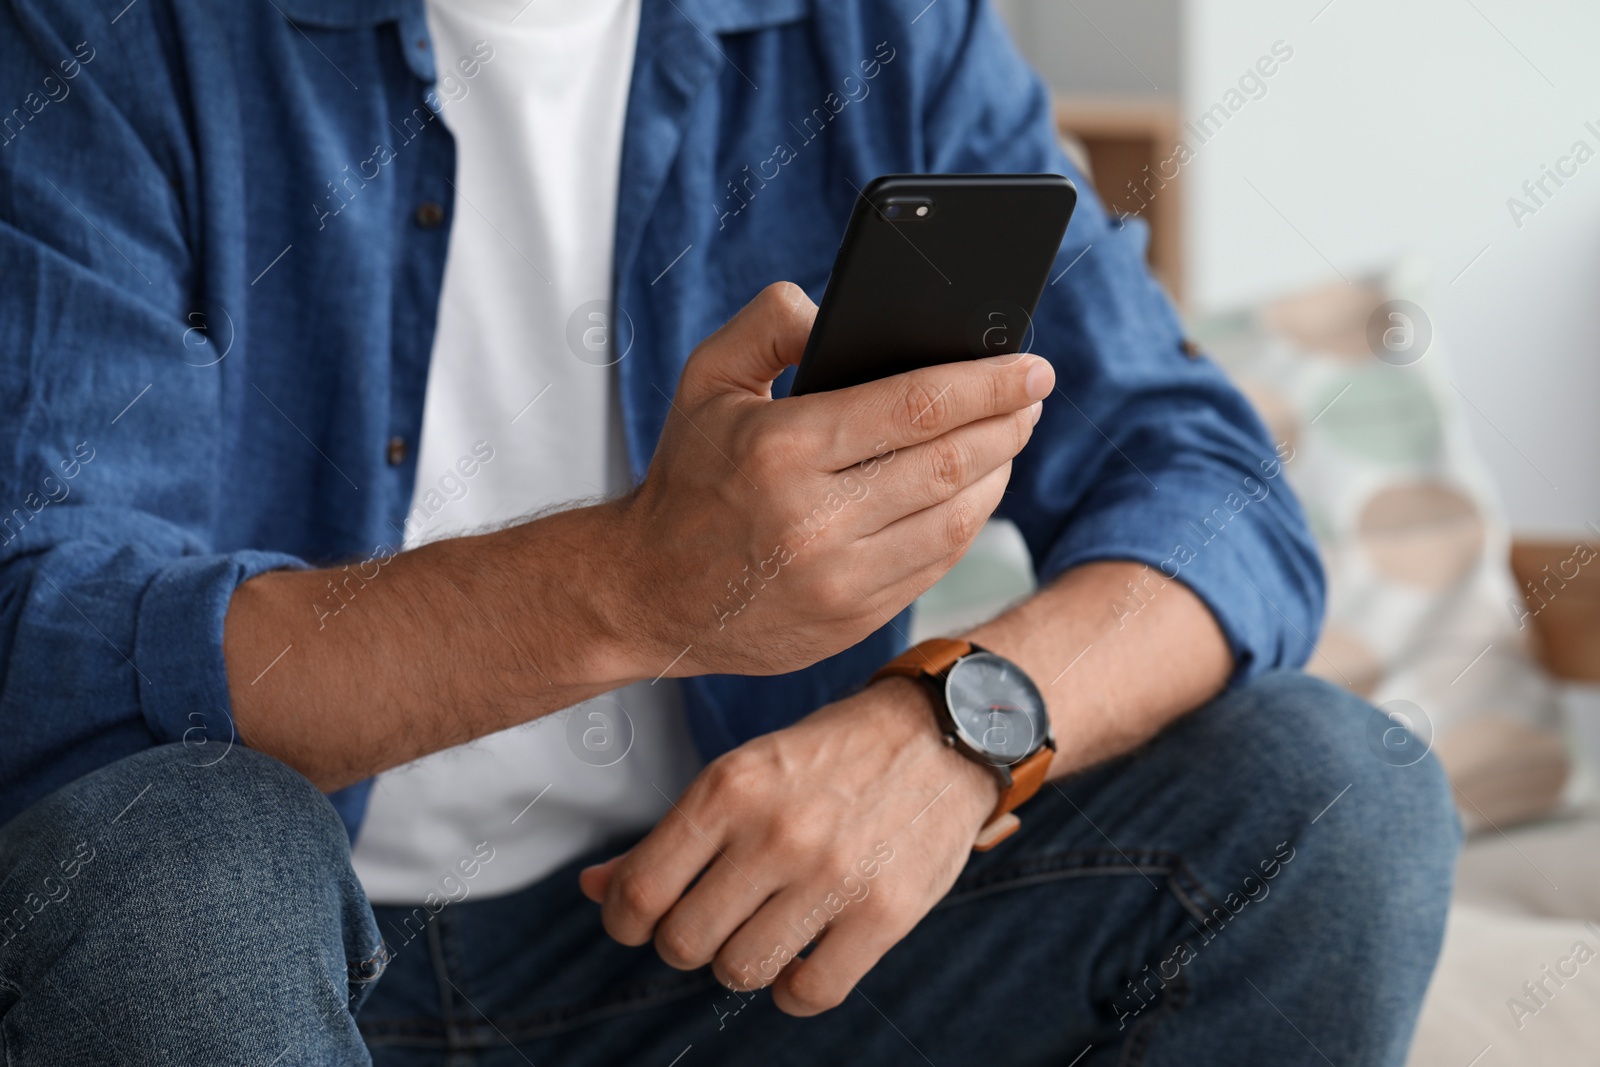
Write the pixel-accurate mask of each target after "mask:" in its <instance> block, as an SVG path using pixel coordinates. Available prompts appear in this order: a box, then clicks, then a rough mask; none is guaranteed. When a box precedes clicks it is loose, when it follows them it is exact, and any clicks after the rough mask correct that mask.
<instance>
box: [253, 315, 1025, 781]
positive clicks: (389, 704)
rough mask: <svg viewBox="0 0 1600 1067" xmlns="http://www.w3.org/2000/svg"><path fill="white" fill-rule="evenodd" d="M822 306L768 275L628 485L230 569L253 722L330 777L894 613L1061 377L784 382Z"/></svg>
mask: <svg viewBox="0 0 1600 1067" xmlns="http://www.w3.org/2000/svg"><path fill="white" fill-rule="evenodd" d="M815 315H816V308H815V307H814V306H813V305H812V304H811V302H810V301H809V300H807V299H806V298H805V296H804V294H802V293H801V292H800V290H799V289H796V288H795V287H793V286H787V285H779V286H773V287H772V288H770V289H768V290H766V291H765V292H764V293H762V294H761V296H759V297H758V298H756V300H754V301H753V302H752V303H751V304H750V306H748V307H746V308H745V309H744V310H743V311H741V312H740V313H739V314H738V315H737V316H736V317H735V318H734V319H733V320H732V321H731V322H729V323H728V324H727V325H726V326H724V327H723V328H722V329H721V330H718V331H717V333H716V334H714V335H713V336H712V337H710V338H709V339H707V340H706V341H705V343H703V344H702V345H700V347H699V348H698V349H696V350H695V352H694V354H693V355H692V356H691V357H690V359H689V363H688V366H686V367H685V368H684V372H683V377H682V380H681V381H680V383H679V386H678V395H677V397H676V398H675V399H674V400H673V402H672V409H671V412H670V414H669V416H668V419H667V423H666V427H665V430H664V431H663V433H662V437H661V442H660V446H659V447H658V448H657V450H656V455H655V459H654V460H653V462H652V463H651V465H650V469H649V471H648V472H647V474H646V477H645V480H644V482H643V484H641V485H640V486H639V488H638V489H636V490H635V491H634V492H632V493H630V494H629V495H628V496H626V497H623V498H622V499H620V500H615V501H611V502H608V503H604V504H598V505H594V506H590V507H580V508H573V509H570V510H567V511H560V512H556V513H554V514H551V515H545V516H543V517H541V518H537V519H533V520H531V521H529V522H525V523H522V524H520V525H517V526H513V527H510V528H508V529H504V530H499V531H494V532H490V533H484V534H479V535H475V536H467V537H455V538H447V539H444V540H440V541H435V542H433V543H431V544H427V545H423V546H421V547H419V548H415V549H412V550H409V551H406V552H402V553H400V554H399V555H397V556H394V557H392V558H390V557H389V556H388V555H387V554H385V555H383V556H382V561H380V562H376V563H374V562H373V561H368V563H369V564H371V565H370V566H366V567H356V568H354V569H352V568H350V567H345V568H330V569H328V570H281V571H271V572H268V573H266V574H262V575H258V576H256V577H255V578H252V579H250V580H249V581H247V582H245V583H244V584H243V585H241V586H239V588H238V589H236V590H235V591H234V594H233V599H232V601H231V602H230V603H229V606H228V616H227V622H226V626H225V633H224V642H223V644H224V654H225V657H226V660H227V674H228V689H229V693H230V695H231V698H232V704H233V716H234V722H235V723H236V725H237V734H238V738H239V740H240V741H242V742H243V743H245V744H248V745H250V746H251V747H252V748H255V749H258V750H260V751H262V752H266V753H268V754H270V755H273V756H276V757H277V758H278V759H281V760H283V761H284V762H286V763H288V764H290V765H291V766H293V767H295V768H296V769H297V770H299V771H300V772H301V773H303V774H305V775H306V776H307V777H308V778H310V779H311V780H312V781H313V782H315V783H316V784H317V785H318V786H319V787H320V788H322V789H324V790H330V791H331V790H333V789H338V788H341V787H343V786H346V785H349V784H350V783H352V782H357V781H360V780H361V779H363V778H367V777H370V776H371V775H373V774H376V773H378V772H380V771H384V770H387V769H389V768H390V767H397V766H399V765H401V764H403V763H408V762H410V761H411V760H414V759H416V758H418V757H419V756H425V755H427V754H428V753H430V752H437V751H439V750H440V749H445V748H449V747H451V746H453V745H459V744H462V743H463V742H466V741H470V740H472V739H474V738H477V737H482V736H484V735H486V734H490V733H494V732H495V731H497V730H504V729H506V728H508V727H511V726H516V725H519V724H521V723H525V722H528V721H530V720H532V719H536V718H538V717H539V716H541V715H545V714H548V713H550V712H552V711H556V710H558V709H560V708H566V707H571V706H572V705H574V704H577V703H579V702H580V701H584V700H588V699H590V698H591V697H594V696H597V695H599V694H601V693H605V692H608V691H610V690H612V689H616V688H618V687H620V686H623V685H627V684H628V683H630V682H634V681H638V680H640V679H641V678H650V677H653V676H655V675H657V674H659V673H661V672H662V671H663V669H664V668H666V673H669V674H672V675H688V674H702V673H714V672H737V673H743V674H774V673H780V672H784V671H791V670H796V669H798V668H800V667H805V666H807V665H809V664H811V663H815V662H816V661H817V660H820V659H822V658H823V657H825V656H828V655H830V654H832V653H834V652H838V651H840V650H842V649H845V648H848V647H849V646H850V645H853V644H855V643H856V642H857V641H860V640H861V639H862V638H863V637H865V636H866V635H867V634H869V633H871V632H872V631H873V630H875V629H877V628H878V627H879V626H882V625H883V624H884V622H885V621H886V620H887V619H889V618H892V617H893V616H894V614H895V613H896V612H898V611H899V610H900V609H901V608H903V607H905V606H906V605H907V604H909V603H910V602H911V601H912V600H913V599H915V598H916V597H917V595H918V594H920V593H921V592H922V591H923V590H924V589H926V588H928V586H930V585H932V584H933V583H934V581H936V580H937V579H938V578H939V576H940V575H942V574H943V573H944V572H945V571H946V570H948V569H949V567H950V565H951V564H952V563H954V562H955V561H956V560H957V559H958V558H959V557H960V556H961V554H962V553H963V552H965V551H966V549H967V546H968V545H969V544H970V543H971V541H972V538H973V535H974V534H976V533H977V531H978V528H979V527H980V526H982V525H983V521H984V519H986V518H988V516H989V513H990V512H991V511H993V510H994V507H995V505H996V504H997V503H999V500H1000V494H1001V492H1002V491H1004V489H1005V485H1006V479H1007V478H1008V477H1009V476H1010V473H1011V457H1012V456H1014V455H1016V454H1017V452H1018V450H1020V449H1021V448H1022V446H1023V444H1025V443H1026V442H1027V440H1028V436H1029V434H1030V433H1031V431H1032V429H1033V424H1034V421H1035V416H1036V414H1037V411H1036V410H1035V409H1036V398H1038V397H1042V396H1044V395H1045V394H1046V393H1048V392H1049V391H1050V389H1051V387H1052V385H1053V383H1054V377H1053V373H1052V371H1051V369H1050V366H1049V364H1047V363H1046V362H1045V361H1044V360H1042V359H1039V358H1037V357H1035V356H1018V357H1005V358H1002V359H999V360H996V361H990V362H984V361H979V362H972V363H951V364H946V365H944V366H940V367H933V368H930V369H928V370H923V371H916V372H913V373H911V374H904V375H900V376H899V377H896V378H888V379H885V380H883V381H879V382H871V383H869V384H867V385H861V386H857V387H855V388H853V389H840V390H838V391H836V392H832V393H821V394H817V395H814V396H804V397H796V398H790V399H784V400H776V401H775V400H773V399H772V392H771V385H772V380H773V379H774V378H776V377H777V376H778V375H779V374H780V373H781V372H782V371H783V369H784V368H785V367H787V366H788V365H789V364H791V363H794V362H796V361H797V360H799V358H800V354H801V352H802V351H803V350H804V348H805V343H806V338H807V336H808V335H809V333H810V330H811V321H812V319H813V318H814V317H815ZM619 578H620V580H619ZM329 597H338V598H339V600H340V602H341V604H343V605H344V606H342V607H341V608H340V610H339V612H338V614H337V618H335V619H334V620H333V621H332V622H329V621H328V619H327V617H326V616H327V612H326V611H323V610H321V609H319V608H318V607H317V606H318V605H320V604H323V603H325V602H327V600H328V598H329Z"/></svg>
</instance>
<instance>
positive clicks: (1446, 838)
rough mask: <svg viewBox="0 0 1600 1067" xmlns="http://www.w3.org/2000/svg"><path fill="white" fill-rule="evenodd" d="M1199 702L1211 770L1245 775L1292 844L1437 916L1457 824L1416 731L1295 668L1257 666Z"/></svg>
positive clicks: (1363, 884) (1350, 879)
mask: <svg viewBox="0 0 1600 1067" xmlns="http://www.w3.org/2000/svg"><path fill="white" fill-rule="evenodd" d="M1205 711H1206V712H1209V713H1211V715H1212V722H1211V723H1210V727H1211V731H1212V734H1213V736H1212V737H1211V738H1210V743H1209V744H1208V746H1207V747H1208V750H1209V751H1211V752H1213V753H1215V754H1216V759H1217V761H1218V762H1220V763H1221V764H1222V766H1221V767H1220V768H1219V771H1220V773H1221V774H1223V775H1231V776H1238V777H1237V778H1235V779H1233V780H1244V781H1250V782H1253V783H1255V784H1256V788H1257V789H1258V791H1259V798H1258V803H1259V804H1261V805H1264V806H1267V807H1270V808H1271V809H1272V810H1273V811H1274V812H1275V814H1276V821H1277V822H1278V823H1279V826H1280V828H1281V832H1282V833H1284V834H1286V835H1292V836H1291V838H1290V841H1291V844H1293V845H1294V846H1295V847H1296V848H1297V849H1298V850H1301V851H1309V852H1311V853H1312V854H1313V855H1315V856H1316V857H1318V864H1319V865H1321V864H1322V863H1324V862H1325V863H1326V864H1327V865H1328V867H1329V868H1330V869H1337V870H1338V871H1339V872H1340V873H1339V876H1338V878H1339V880H1341V881H1344V882H1345V883H1346V884H1348V885H1350V886H1351V887H1352V888H1357V887H1359V888H1360V889H1362V890H1364V891H1370V892H1372V893H1373V894H1375V895H1376V896H1377V897H1378V898H1379V899H1386V900H1390V901H1394V902H1396V903H1410V904H1415V905H1418V906H1425V905H1427V906H1432V905H1436V906H1437V910H1438V912H1439V915H1440V917H1441V921H1442V915H1443V906H1444V902H1445V901H1446V900H1447V899H1448V895H1449V887H1450V882H1451V875H1452V872H1453V870H1454V866H1455V858H1456V853H1457V851H1458V849H1459V846H1460V839H1461V831H1460V826H1459V823H1458V821H1457V818H1456V813H1455V807H1454V804H1453V802H1452V798H1451V791H1450V785H1449V782H1448V780H1447V779H1446V777H1445V774H1444V771H1443V769H1442V767H1441V766H1440V764H1439V761H1438V760H1437V759H1436V758H1435V757H1434V756H1433V755H1432V753H1431V752H1429V751H1428V750H1427V740H1426V738H1425V737H1421V736H1417V735H1413V734H1409V733H1407V732H1406V731H1405V730H1404V728H1403V726H1401V725H1399V724H1398V723H1396V722H1395V721H1394V720H1392V719H1391V718H1389V717H1388V716H1387V715H1385V714H1384V713H1383V712H1382V711H1380V710H1378V709H1377V708H1374V707H1373V706H1372V705H1370V704H1368V703H1366V702H1365V701H1364V700H1361V699H1360V698H1359V697H1356V696H1354V695H1352V694H1350V693H1348V692H1346V691H1345V690H1343V689H1339V688H1337V687H1335V686H1333V685H1330V684H1328V683H1327V682H1324V681H1322V680H1320V679H1317V678H1313V677H1310V676H1308V675H1305V674H1301V673H1298V672H1288V671H1285V672H1278V673H1274V674H1269V675H1266V676H1264V677H1262V678H1260V679H1257V680H1256V681H1254V682H1252V683H1250V684H1248V685H1245V686H1243V687H1241V688H1239V689H1237V690H1234V691H1233V692H1231V693H1229V694H1226V695H1225V696H1224V697H1222V698H1220V699H1219V700H1218V701H1216V702H1215V703H1214V704H1212V705H1211V706H1209V707H1208V708H1207V709H1205ZM1368 899H1371V898H1370V897H1369V898H1368Z"/></svg>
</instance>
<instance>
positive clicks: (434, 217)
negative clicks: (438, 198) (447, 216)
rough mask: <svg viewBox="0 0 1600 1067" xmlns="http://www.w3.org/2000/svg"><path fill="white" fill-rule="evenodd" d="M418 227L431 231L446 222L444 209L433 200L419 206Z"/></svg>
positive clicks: (417, 214)
mask: <svg viewBox="0 0 1600 1067" xmlns="http://www.w3.org/2000/svg"><path fill="white" fill-rule="evenodd" d="M416 220H417V225H418V226H421V227H422V228H423V229H424V230H431V229H433V228H434V227H436V226H438V225H439V224H440V223H441V222H443V221H444V208H443V207H441V206H440V205H439V204H436V203H434V202H433V201H432V200H426V201H424V202H423V203H421V204H418V205H417V213H416Z"/></svg>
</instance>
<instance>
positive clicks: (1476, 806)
mask: <svg viewBox="0 0 1600 1067" xmlns="http://www.w3.org/2000/svg"><path fill="white" fill-rule="evenodd" d="M1419 293H1420V287H1419V286H1417V285H1414V284H1412V283H1411V281H1410V280H1409V279H1407V278H1406V277H1405V276H1404V275H1403V273H1400V272H1396V273H1394V274H1389V275H1384V276H1379V277H1372V278H1365V279H1358V280H1357V281H1356V282H1355V283H1354V284H1349V285H1346V284H1338V285H1329V286H1324V287H1319V288H1315V289H1310V290H1307V291H1305V292H1301V293H1295V294H1292V295H1289V296H1285V297H1282V298H1280V299H1277V300H1273V301H1271V302H1268V303H1264V304H1261V305H1259V306H1256V307H1252V308H1248V309H1244V310H1240V311H1237V312H1235V313H1232V314H1222V315H1215V316H1211V317H1208V318H1206V319H1204V320H1202V321H1200V322H1197V323H1195V324H1194V337H1195V339H1196V340H1197V341H1199V342H1200V343H1201V345H1202V346H1203V347H1204V348H1205V350H1206V351H1207V353H1208V354H1210V355H1211V356H1212V357H1213V358H1214V359H1216V361H1217V362H1218V363H1220V364H1221V365H1222V366H1223V367H1224V368H1225V369H1226V370H1227V371H1228V372H1229V373H1230V374H1231V375H1232V376H1233V378H1234V380H1235V381H1236V382H1237V383H1238V384H1239V386H1240V388H1241V389H1242V390H1243V391H1244V392H1245V393H1246V395H1248V396H1249V397H1250V399H1251V400H1252V401H1253V402H1254V403H1255V405H1256V409H1257V410H1258V411H1259V412H1260V413H1261V416H1262V419H1263V421H1265V422H1266V423H1267V426H1268V428H1269V430H1270V431H1271V433H1272V435H1273V437H1274V439H1275V440H1276V441H1279V442H1286V443H1287V444H1288V445H1289V446H1291V447H1292V448H1293V449H1294V458H1293V460H1292V461H1291V462H1289V463H1288V464H1287V465H1286V470H1287V472H1288V476H1289V480H1290V482H1291V484H1292V485H1293V486H1294V489H1295V491H1296V493H1298V494H1299V496H1300V500H1301V502H1302V504H1304V506H1305V509H1306V513H1307V515H1308V517H1309V519H1310V521H1311V525H1312V529H1313V531H1314V532H1315V534H1316V537H1317V542H1318V546H1319V547H1320V549H1321V552H1322V558H1323V563H1324V565H1325V566H1326V568H1327V572H1328V582H1329V601H1328V615H1327V622H1326V625H1325V627H1324V631H1323V637H1322V641H1321V643H1320V644H1319V646H1318V648H1317V650H1316V653H1315V654H1314V656H1313V657H1312V660H1311V662H1310V663H1309V664H1308V665H1307V670H1308V671H1310V672H1311V673H1314V674H1318V675H1321V676H1323V677H1326V678H1328V679H1329V680H1331V681H1333V682H1336V683H1338V684H1340V685H1343V686H1346V687H1348V688H1349V689H1351V690H1353V691H1355V692H1357V693H1359V694H1360V695H1362V696H1364V697H1366V698H1367V699H1369V700H1371V701H1373V702H1374V703H1375V704H1377V705H1378V707H1379V708H1380V709H1381V710H1382V711H1383V712H1384V713H1385V714H1386V715H1387V716H1388V719H1389V720H1392V722H1395V723H1400V724H1403V725H1405V726H1407V727H1408V728H1409V729H1410V731H1411V733H1412V734H1414V735H1415V740H1413V739H1412V738H1411V737H1410V736H1408V735H1407V733H1405V732H1404V731H1400V730H1395V729H1390V728H1389V725H1390V723H1389V722H1388V721H1385V720H1384V719H1383V718H1381V717H1379V718H1377V719H1375V721H1374V725H1373V729H1372V730H1371V731H1369V737H1370V738H1371V740H1372V743H1373V748H1374V753H1375V754H1376V755H1377V756H1378V758H1380V759H1383V760H1385V761H1386V762H1390V763H1393V764H1395V765H1405V764H1407V763H1411V762H1415V761H1416V760H1417V759H1420V758H1421V756H1422V754H1423V752H1424V751H1426V748H1427V747H1428V746H1430V745H1431V746H1432V747H1433V748H1434V750H1435V751H1436V752H1437V753H1438V754H1439V756H1440V758H1441V759H1442V760H1443V761H1444V763H1445V766H1446V768H1447V769H1448V770H1449V772H1450V776H1451V780H1452V783H1453V784H1454V786H1455V791H1456V802H1457V807H1458V808H1459V810H1460V812H1461V817H1462V821H1463V822H1464V824H1465V825H1466V826H1467V827H1468V828H1469V829H1481V828H1484V827H1485V826H1490V825H1494V826H1506V825H1508V824H1510V823H1514V822H1519V821H1522V820H1526V819H1529V818H1533V817H1536V816H1539V815H1542V814H1544V813H1547V812H1548V811H1550V810H1551V809H1552V808H1554V807H1555V806H1556V805H1557V804H1558V803H1559V801H1560V798H1561V794H1562V789H1563V787H1564V785H1565V783H1566V780H1567V776H1568V773H1569V764H1568V757H1567V752H1566V748H1565V745H1564V743H1563V742H1562V740H1561V732H1560V729H1559V712H1558V705H1557V701H1556V694H1555V691H1554V689H1553V687H1552V685H1551V684H1550V682H1549V680H1548V679H1547V677H1546V676H1545V675H1544V674H1543V672H1542V671H1541V670H1540V669H1539V668H1538V667H1537V666H1536V665H1535V664H1534V661H1533V658H1532V655H1531V652H1530V649H1529V647H1528V642H1527V640H1526V638H1525V631H1523V630H1521V629H1520V628H1519V627H1518V625H1517V622H1516V619H1515V618H1514V617H1513V615H1512V612H1511V609H1510V607H1508V605H1510V604H1512V603H1517V604H1520V603H1521V601H1520V598H1519V597H1518V596H1517V593H1516V589H1515V587H1514V585H1513V582H1512V579H1511V574H1510V569H1509V565H1508V562H1507V560H1508V554H1509V547H1510V535H1509V532H1508V530H1507V526H1506V520H1505V516H1504V515H1503V514H1502V512H1501V509H1500V506H1499V502H1498V500H1497V499H1496V496H1495V492H1494V487H1493V484H1492V482H1491V481H1490V478H1489V476H1488V473H1487V471H1486V469H1485V468H1484V467H1483V465H1482V463H1481V462H1480V460H1479V459H1478V457H1477V455H1476V453H1475V451H1474V448H1473V446H1472V442H1471V441H1470V439H1469V437H1468V433H1467V427H1466V426H1465V425H1464V422H1463V418H1464V415H1463V412H1464V408H1465V405H1464V404H1463V403H1462V395H1461V394H1460V393H1459V392H1458V390H1457V389H1456V388H1455V387H1454V386H1453V385H1452V383H1451V381H1450V379H1449V377H1448V373H1447V368H1446V366H1445V363H1444V356H1443V353H1442V352H1441V351H1440V348H1441V346H1440V344H1439V342H1438V338H1436V337H1435V336H1434V335H1433V330H1432V326H1431V324H1430V322H1429V321H1428V318H1427V313H1426V311H1425V310H1424V309H1423V308H1422V307H1421V306H1420V303H1421V297H1420V295H1419Z"/></svg>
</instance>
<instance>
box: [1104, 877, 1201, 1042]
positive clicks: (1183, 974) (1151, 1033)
mask: <svg viewBox="0 0 1600 1067" xmlns="http://www.w3.org/2000/svg"><path fill="white" fill-rule="evenodd" d="M1167 886H1168V889H1169V890H1170V891H1171V893H1172V895H1173V896H1174V897H1175V898H1176V899H1177V901H1178V903H1179V904H1180V905H1181V906H1182V907H1183V910H1184V911H1186V912H1188V913H1189V914H1190V915H1192V916H1194V917H1195V918H1198V919H1200V920H1201V921H1202V922H1204V921H1205V919H1206V918H1209V917H1210V913H1209V911H1206V910H1204V907H1203V905H1204V904H1211V905H1217V899H1216V897H1215V896H1214V895H1212V893H1211V892H1210V891H1209V890H1208V889H1206V887H1205V884H1204V883H1203V882H1201V881H1200V879H1199V877H1198V876H1197V875H1196V874H1195V873H1194V869H1193V868H1191V867H1190V866H1189V864H1188V861H1186V860H1184V859H1182V858H1179V859H1178V860H1177V862H1176V863H1175V864H1174V865H1173V869H1172V871H1171V872H1169V874H1168V876H1167ZM1189 942H1190V939H1189V937H1188V936H1185V937H1184V938H1183V939H1182V942H1181V943H1182V944H1185V945H1187V944H1189ZM1192 990H1193V987H1192V986H1191V984H1190V981H1189V972H1188V971H1186V970H1184V969H1183V968H1182V967H1180V968H1179V969H1178V973H1177V975H1176V977H1174V978H1173V979H1172V980H1170V981H1166V984H1165V985H1164V986H1163V988H1162V993H1161V1003H1160V1005H1159V1006H1158V1007H1157V1008H1156V1010H1155V1011H1154V1012H1153V1013H1152V1014H1151V1015H1150V1016H1148V1017H1147V1018H1144V1019H1141V1020H1140V1021H1139V1022H1137V1023H1135V1024H1134V1031H1133V1033H1131V1034H1129V1035H1128V1041H1127V1043H1126V1044H1125V1045H1124V1046H1123V1049H1122V1057H1121V1060H1120V1064H1119V1067H1140V1065H1141V1064H1143V1063H1144V1061H1145V1057H1146V1056H1148V1055H1149V1053H1150V1048H1151V1046H1152V1044H1153V1043H1154V1041H1155V1031H1156V1027H1157V1026H1159V1025H1160V1024H1161V1021H1162V1020H1163V1019H1166V1018H1168V1017H1170V1016H1172V1015H1176V1014H1177V1013H1178V1012H1179V1011H1181V1010H1182V1009H1183V1008H1184V1007H1185V1006H1187V1005H1188V1003H1189V996H1190V993H1191V992H1192Z"/></svg>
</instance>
